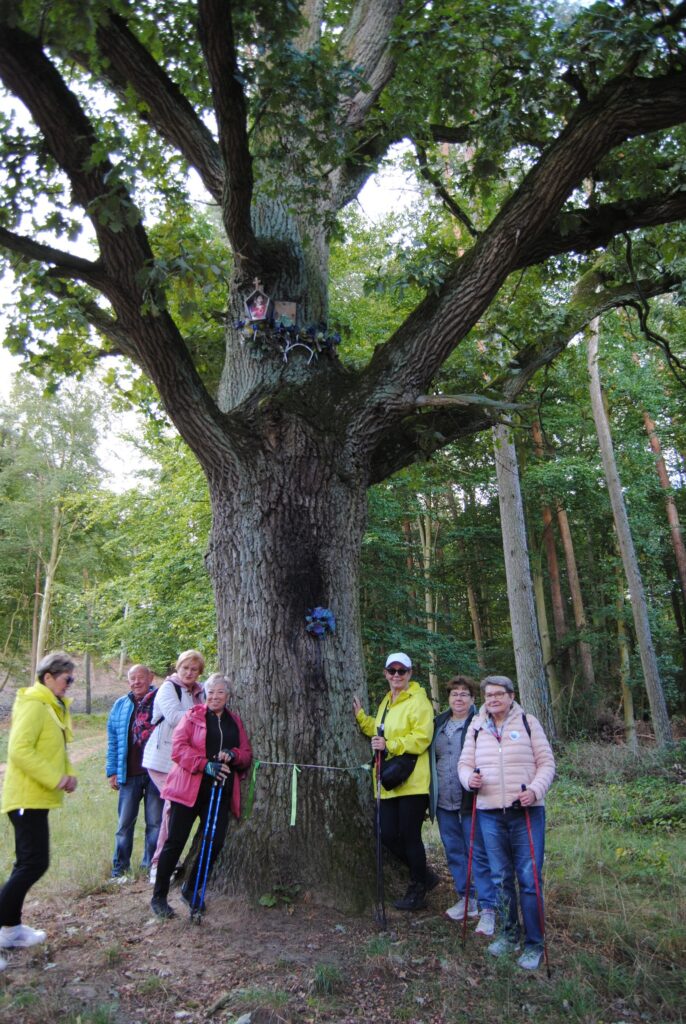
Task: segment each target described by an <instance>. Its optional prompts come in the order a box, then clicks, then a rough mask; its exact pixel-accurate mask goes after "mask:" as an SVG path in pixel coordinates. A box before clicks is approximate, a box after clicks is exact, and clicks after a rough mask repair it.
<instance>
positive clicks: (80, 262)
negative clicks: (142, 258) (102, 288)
mask: <svg viewBox="0 0 686 1024" xmlns="http://www.w3.org/2000/svg"><path fill="white" fill-rule="evenodd" d="M0 247H2V248H3V249H7V250H8V251H9V252H16V253H18V254H19V255H20V256H25V257H26V258H27V259H29V260H35V261H36V262H38V263H51V264H52V266H53V271H52V273H53V274H55V275H56V276H60V277H70V278H75V279H77V280H81V281H85V282H86V283H87V284H90V285H92V286H93V287H95V288H97V287H99V285H100V284H102V277H103V267H102V264H101V263H99V262H91V260H84V259H82V258H81V257H80V256H74V255H72V253H70V252H64V251H63V250H62V249H55V248H54V247H53V246H51V245H43V244H42V243H41V242H36V241H34V239H33V238H26V237H25V236H24V235H18V234H16V233H15V232H14V231H8V230H7V229H6V228H2V227H0Z"/></svg>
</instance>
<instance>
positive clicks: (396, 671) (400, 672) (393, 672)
mask: <svg viewBox="0 0 686 1024" xmlns="http://www.w3.org/2000/svg"><path fill="white" fill-rule="evenodd" d="M386 671H387V672H388V674H389V676H404V675H407V673H408V672H409V671H410V670H409V668H387V669H386Z"/></svg>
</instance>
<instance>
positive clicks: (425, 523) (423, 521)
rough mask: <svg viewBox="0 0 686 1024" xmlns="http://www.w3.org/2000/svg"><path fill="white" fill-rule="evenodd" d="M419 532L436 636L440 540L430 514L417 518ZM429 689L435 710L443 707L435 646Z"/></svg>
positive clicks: (429, 624) (430, 628)
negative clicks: (435, 576) (434, 578)
mask: <svg viewBox="0 0 686 1024" xmlns="http://www.w3.org/2000/svg"><path fill="white" fill-rule="evenodd" d="M417 531H418V533H419V542H420V545H421V550H422V573H423V576H424V617H425V622H426V631H427V633H428V634H429V635H432V634H433V635H435V634H436V631H437V630H436V626H437V623H436V612H437V608H436V601H437V595H436V593H435V591H434V589H433V588H432V586H431V582H432V580H431V577H432V566H433V562H434V558H435V554H436V541H437V539H438V526H437V527H436V529H435V530H434V524H433V522H432V519H431V514H430V512H425V513H424V515H423V516H417ZM429 689H430V692H431V700H432V701H433V704H434V708H435V709H436V710H437V709H438V708H439V707H440V706H441V695H440V693H439V691H438V672H437V668H436V649H435V647H434V646H433V645H431V646H430V647H429Z"/></svg>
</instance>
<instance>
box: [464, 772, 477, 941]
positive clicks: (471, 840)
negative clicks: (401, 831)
mask: <svg viewBox="0 0 686 1024" xmlns="http://www.w3.org/2000/svg"><path fill="white" fill-rule="evenodd" d="M474 772H475V774H481V769H480V768H475V769H474ZM475 827H476V796H475V797H474V803H473V805H472V826H471V828H470V830H469V854H468V856H467V884H466V885H465V893H464V914H463V915H462V948H463V949H464V947H465V944H466V942H467V915H468V913H469V890H470V889H471V886H472V856H473V854H474V830H475Z"/></svg>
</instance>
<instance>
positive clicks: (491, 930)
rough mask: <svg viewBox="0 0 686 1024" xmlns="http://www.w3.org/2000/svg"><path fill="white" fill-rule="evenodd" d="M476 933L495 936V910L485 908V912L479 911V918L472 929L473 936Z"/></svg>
mask: <svg viewBox="0 0 686 1024" xmlns="http://www.w3.org/2000/svg"><path fill="white" fill-rule="evenodd" d="M477 932H478V933H479V935H495V910H491V908H490V907H486V909H485V910H482V911H481V917H480V918H479V923H478V924H477V926H476V928H475V929H474V934H475V935H476V933H477Z"/></svg>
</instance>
